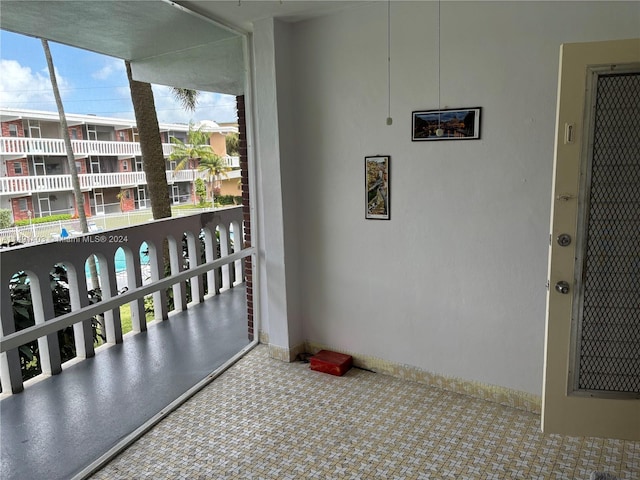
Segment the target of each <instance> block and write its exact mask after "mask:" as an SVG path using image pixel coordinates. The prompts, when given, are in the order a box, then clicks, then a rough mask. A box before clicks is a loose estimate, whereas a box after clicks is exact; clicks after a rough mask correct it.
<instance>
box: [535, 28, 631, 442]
mask: <svg viewBox="0 0 640 480" xmlns="http://www.w3.org/2000/svg"><path fill="white" fill-rule="evenodd" d="M639 139H640V39H634V40H622V41H610V42H597V43H580V44H566V45H563V46H562V50H561V58H560V80H559V88H558V112H557V123H556V140H555V141H556V148H555V152H556V154H555V161H554V162H555V165H554V172H555V174H554V185H553V202H552V212H551V236H550V249H549V277H548V278H549V292H548V295H547V323H546V342H545V366H544V385H543V403H542V429H543V431H544V432H550V433H561V434H568V435H580V436H597V437H609V438H623V439H633V440H640V140H639Z"/></svg>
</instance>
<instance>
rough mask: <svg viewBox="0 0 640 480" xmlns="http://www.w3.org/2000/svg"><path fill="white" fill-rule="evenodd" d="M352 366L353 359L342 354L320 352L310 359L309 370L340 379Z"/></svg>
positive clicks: (326, 351) (327, 351)
mask: <svg viewBox="0 0 640 480" xmlns="http://www.w3.org/2000/svg"><path fill="white" fill-rule="evenodd" d="M352 366H353V357H352V356H351V355H346V354H344V353H337V352H331V351H329V350H320V351H319V352H318V353H316V354H315V355H314V356H313V357H311V370H315V371H316V372H322V373H328V374H331V375H336V376H338V377H341V376H342V375H344V374H345V373H346V372H347V371H348V370H349V369H350V368H351V367H352Z"/></svg>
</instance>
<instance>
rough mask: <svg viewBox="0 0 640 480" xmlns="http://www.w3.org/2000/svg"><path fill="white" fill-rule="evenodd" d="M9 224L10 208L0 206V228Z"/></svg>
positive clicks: (7, 226)
mask: <svg viewBox="0 0 640 480" xmlns="http://www.w3.org/2000/svg"><path fill="white" fill-rule="evenodd" d="M10 226H11V210H7V209H5V208H0V228H9V227H10Z"/></svg>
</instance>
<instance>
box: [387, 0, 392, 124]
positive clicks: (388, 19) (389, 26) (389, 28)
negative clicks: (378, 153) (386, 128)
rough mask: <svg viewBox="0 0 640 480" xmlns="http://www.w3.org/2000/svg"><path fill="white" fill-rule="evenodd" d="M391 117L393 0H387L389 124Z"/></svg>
mask: <svg viewBox="0 0 640 480" xmlns="http://www.w3.org/2000/svg"><path fill="white" fill-rule="evenodd" d="M392 123H393V118H391V0H387V125H391V124H392Z"/></svg>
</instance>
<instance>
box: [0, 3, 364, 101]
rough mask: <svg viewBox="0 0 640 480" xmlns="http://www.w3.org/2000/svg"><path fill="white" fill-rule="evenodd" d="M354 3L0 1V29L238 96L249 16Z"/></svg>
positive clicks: (293, 15)
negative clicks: (119, 59)
mask: <svg viewBox="0 0 640 480" xmlns="http://www.w3.org/2000/svg"><path fill="white" fill-rule="evenodd" d="M357 3H360V2H357V1H356V2H353V1H352V2H342V1H315V0H308V1H287V0H283V1H282V2H280V1H277V0H276V1H270V0H259V1H243V0H240V4H238V0H233V1H207V0H200V1H183V2H171V1H168V0H95V1H64V0H44V1H42V0H40V1H37V0H30V1H25V0H0V28H2V29H5V30H10V31H13V32H17V33H22V34H25V35H31V36H35V37H42V38H46V39H48V40H51V41H54V42H58V43H63V44H67V45H72V46H74V47H79V48H83V49H86V50H91V51H94V52H98V53H102V54H105V55H109V56H112V57H116V58H122V59H124V60H129V61H131V65H132V72H133V75H134V78H136V79H138V80H141V81H147V82H150V83H158V84H166V85H172V86H178V87H183V88H193V89H197V90H204V91H214V92H220V93H228V94H233V95H238V94H241V93H243V91H244V86H245V85H244V84H245V79H246V75H245V73H246V72H245V70H246V64H245V60H244V45H243V41H244V40H243V38H244V37H243V32H249V31H251V28H252V23H253V22H254V21H256V20H259V19H262V18H266V17H276V18H281V19H283V20H285V21H299V20H302V19H306V18H310V17H313V16H317V15H322V14H326V13H329V12H331V11H335V10H336V9H341V8H346V7H348V6H351V5H353V4H357Z"/></svg>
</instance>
